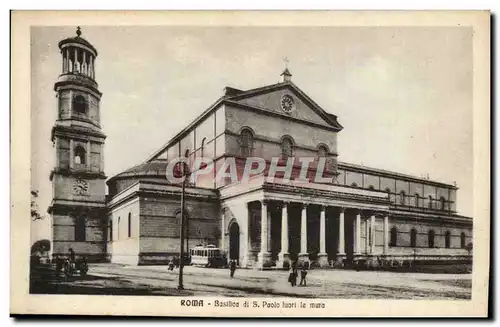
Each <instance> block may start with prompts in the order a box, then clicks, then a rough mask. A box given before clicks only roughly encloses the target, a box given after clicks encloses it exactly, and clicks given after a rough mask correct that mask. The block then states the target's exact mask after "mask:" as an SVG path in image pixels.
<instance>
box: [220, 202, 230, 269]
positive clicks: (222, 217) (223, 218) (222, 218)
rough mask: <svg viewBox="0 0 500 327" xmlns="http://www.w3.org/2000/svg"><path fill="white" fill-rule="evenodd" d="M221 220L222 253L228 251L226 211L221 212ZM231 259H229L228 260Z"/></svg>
mask: <svg viewBox="0 0 500 327" xmlns="http://www.w3.org/2000/svg"><path fill="white" fill-rule="evenodd" d="M220 218H221V219H220V220H221V227H220V230H221V233H220V234H221V238H220V248H221V250H222V251H226V228H225V225H226V213H225V212H224V209H222V210H221V214H220ZM228 259H229V258H228Z"/></svg>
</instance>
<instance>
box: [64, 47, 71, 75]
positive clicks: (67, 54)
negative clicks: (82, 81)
mask: <svg viewBox="0 0 500 327" xmlns="http://www.w3.org/2000/svg"><path fill="white" fill-rule="evenodd" d="M65 53H66V55H65V56H64V57H65V58H66V69H65V71H64V72H65V73H69V72H70V71H71V68H70V67H71V62H70V60H69V50H68V48H66V51H65Z"/></svg>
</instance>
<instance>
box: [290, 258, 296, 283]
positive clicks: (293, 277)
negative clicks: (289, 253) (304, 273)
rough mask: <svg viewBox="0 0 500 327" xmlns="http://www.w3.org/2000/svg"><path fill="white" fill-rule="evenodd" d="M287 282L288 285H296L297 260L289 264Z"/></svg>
mask: <svg viewBox="0 0 500 327" xmlns="http://www.w3.org/2000/svg"><path fill="white" fill-rule="evenodd" d="M288 282H289V283H290V285H292V287H293V286H295V285H297V261H294V262H292V264H291V265H290V274H289V275H288Z"/></svg>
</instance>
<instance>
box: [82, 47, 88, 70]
mask: <svg viewBox="0 0 500 327" xmlns="http://www.w3.org/2000/svg"><path fill="white" fill-rule="evenodd" d="M86 53H87V51H83V61H82V73H84V74H85V75H88V72H87V58H86V56H85V54H86Z"/></svg>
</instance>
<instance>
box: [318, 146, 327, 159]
mask: <svg viewBox="0 0 500 327" xmlns="http://www.w3.org/2000/svg"><path fill="white" fill-rule="evenodd" d="M326 156H328V148H327V147H326V145H320V146H319V147H318V157H320V158H321V157H326Z"/></svg>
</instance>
